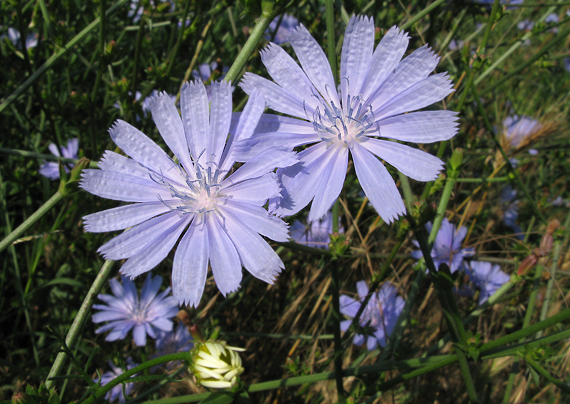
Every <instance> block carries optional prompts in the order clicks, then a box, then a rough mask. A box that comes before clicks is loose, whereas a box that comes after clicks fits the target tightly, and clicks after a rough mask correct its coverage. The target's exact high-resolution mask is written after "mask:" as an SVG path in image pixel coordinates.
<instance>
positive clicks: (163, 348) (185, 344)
mask: <svg viewBox="0 0 570 404" xmlns="http://www.w3.org/2000/svg"><path fill="white" fill-rule="evenodd" d="M192 341H193V339H192V336H191V335H190V333H189V332H188V328H187V327H186V326H185V325H184V324H182V323H178V326H176V330H172V331H168V332H164V331H159V332H158V333H157V338H156V354H155V355H153V357H158V356H164V355H169V354H173V353H178V352H186V351H189V350H190V349H192V347H193V346H194V343H193V342H192ZM180 363H181V362H180V361H174V362H168V363H166V364H163V365H164V366H165V367H166V369H172V368H174V367H176V366H178V365H179V364H180Z"/></svg>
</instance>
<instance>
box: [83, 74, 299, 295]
mask: <svg viewBox="0 0 570 404" xmlns="http://www.w3.org/2000/svg"><path fill="white" fill-rule="evenodd" d="M264 108H265V102H264V98H263V96H262V95H261V94H260V93H258V92H255V93H254V94H252V95H251V96H250V97H249V100H248V103H247V104H246V106H245V108H244V112H243V113H241V114H239V115H237V114H236V115H235V116H234V118H235V119H234V121H233V122H232V95H231V86H230V84H228V83H225V82H215V83H213V84H212V102H211V107H210V103H209V101H208V97H207V94H206V88H205V87H204V84H203V83H201V82H193V83H186V84H185V85H184V86H183V88H182V91H181V98H180V109H181V110H182V118H181V117H180V114H179V113H178V110H177V109H176V107H175V106H174V103H173V102H172V100H171V98H170V96H169V95H168V94H166V93H161V94H160V95H159V96H158V97H157V98H155V99H154V100H153V102H152V103H151V111H152V116H153V119H154V121H155V123H156V125H157V127H158V131H159V132H160V134H161V136H162V138H163V139H164V141H165V142H166V144H167V145H168V146H169V148H170V149H172V151H173V153H174V155H175V157H176V158H177V160H178V162H177V163H176V162H174V161H173V160H172V158H170V157H169V156H168V154H166V153H165V152H164V151H163V150H162V149H161V148H160V147H158V146H157V145H156V143H154V142H153V141H152V140H151V139H149V138H148V137H147V136H145V135H144V134H143V133H142V132H140V131H139V130H138V129H136V128H134V127H133V126H131V125H129V124H128V123H126V122H124V121H121V120H119V121H117V122H116V123H115V125H114V126H113V127H112V128H111V130H110V134H111V138H112V139H113V141H114V142H115V144H117V146H119V147H120V148H121V149H122V150H123V152H125V154H127V155H129V156H131V157H132V159H129V158H127V157H124V156H122V155H119V154H117V153H114V152H110V151H107V152H105V154H104V157H103V159H102V160H101V162H100V163H99V168H100V169H99V170H84V171H83V177H82V182H81V187H82V188H83V189H85V190H86V191H88V192H91V193H92V194H95V195H98V196H101V197H103V198H107V199H113V200H118V201H125V202H135V203H134V204H130V205H125V206H120V207H118V208H114V209H109V210H106V211H103V212H99V213H95V214H92V215H88V216H86V217H84V219H85V229H86V231H90V232H106V231H116V230H122V229H126V228H129V229H128V230H127V231H125V232H123V233H122V234H120V235H119V236H117V237H115V238H113V239H112V240H110V241H109V242H107V243H106V244H104V245H103V246H101V247H100V248H99V250H98V251H99V252H100V253H102V254H103V256H105V257H106V259H113V260H120V259H126V258H128V260H127V261H126V262H125V264H123V266H122V267H121V273H123V274H124V275H127V276H129V277H131V278H133V277H136V276H138V275H140V274H142V273H144V272H147V271H149V270H151V269H152V268H154V267H155V266H157V265H158V264H159V263H160V262H161V261H162V260H164V258H166V256H167V255H168V253H169V252H170V250H172V248H173V247H174V245H175V244H176V243H177V242H178V240H179V239H180V236H181V235H182V234H183V233H184V235H183V237H182V238H181V240H180V242H179V243H178V247H177V249H176V253H175V255H174V265H173V272H172V285H173V294H174V298H175V299H176V301H177V302H178V303H179V304H189V305H192V306H198V304H199V302H200V298H201V296H202V293H203V291H204V286H205V284H206V277H207V273H208V266H210V267H211V268H212V272H213V274H214V279H215V280H216V284H217V286H218V289H219V290H220V291H221V292H222V294H223V295H224V296H225V295H227V294H228V293H230V292H233V291H235V290H237V289H238V287H239V285H240V283H241V279H242V265H243V266H244V267H245V268H246V269H247V270H248V271H249V272H250V273H251V274H253V275H254V276H255V277H257V278H258V279H261V280H263V281H265V282H268V283H273V280H274V279H275V277H277V275H278V274H279V273H280V272H281V269H283V268H284V265H283V262H282V261H281V259H280V258H279V256H278V255H277V254H276V253H275V251H273V249H272V248H271V246H270V245H269V244H268V243H267V241H265V240H264V239H263V238H262V237H261V236H262V235H263V236H265V237H268V238H270V239H272V240H276V241H287V240H288V239H289V236H288V227H287V224H286V223H285V222H283V221H282V220H281V219H279V218H276V217H275V216H272V215H270V214H269V213H268V212H267V210H265V209H264V208H263V206H264V205H265V204H266V203H267V200H268V199H269V198H272V197H275V196H277V195H278V194H279V191H280V188H279V184H278V182H277V178H276V175H275V173H274V172H273V170H274V169H275V168H276V167H286V166H289V165H291V164H295V163H297V161H298V160H297V158H296V156H295V154H294V153H292V152H290V151H287V150H284V149H280V148H276V147H275V148H271V149H267V150H265V151H264V152H263V153H262V154H260V155H258V156H255V157H253V158H251V159H249V160H248V161H247V162H246V163H245V164H243V165H242V166H241V167H239V168H238V169H237V170H235V171H232V167H233V166H234V163H235V161H236V160H237V159H238V157H239V156H237V155H236V154H235V150H234V148H233V145H234V143H235V141H236V140H237V139H240V138H247V137H249V136H250V135H251V133H252V132H253V129H254V128H255V127H256V125H257V123H258V121H259V118H260V116H261V114H262V112H263V110H264ZM232 123H233V125H232ZM230 131H231V134H230V137H229V138H228V133H230ZM239 161H244V160H239ZM208 264H209V265H208Z"/></svg>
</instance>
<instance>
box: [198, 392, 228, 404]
mask: <svg viewBox="0 0 570 404" xmlns="http://www.w3.org/2000/svg"><path fill="white" fill-rule="evenodd" d="M233 402H234V395H233V394H231V393H212V394H210V395H209V396H208V397H206V398H205V399H204V400H202V401H200V404H231V403H233Z"/></svg>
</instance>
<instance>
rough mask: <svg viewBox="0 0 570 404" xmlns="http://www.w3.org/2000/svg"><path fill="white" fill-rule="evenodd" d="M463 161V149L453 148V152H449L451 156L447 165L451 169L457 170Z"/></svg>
mask: <svg viewBox="0 0 570 404" xmlns="http://www.w3.org/2000/svg"><path fill="white" fill-rule="evenodd" d="M462 162H463V149H462V148H460V147H457V148H455V150H453V153H452V154H451V158H450V159H449V167H450V168H451V169H452V170H453V171H459V167H461V163H462Z"/></svg>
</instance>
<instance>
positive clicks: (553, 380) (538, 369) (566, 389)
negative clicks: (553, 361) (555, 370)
mask: <svg viewBox="0 0 570 404" xmlns="http://www.w3.org/2000/svg"><path fill="white" fill-rule="evenodd" d="M525 360H526V363H527V364H528V365H529V366H531V367H532V368H533V369H534V370H536V372H537V373H539V374H540V375H541V376H542V377H544V378H545V379H546V380H548V381H549V382H550V383H552V384H554V385H555V386H556V387H558V388H559V389H560V390H562V391H564V392H565V393H566V394H570V386H569V385H568V384H566V383H564V382H562V381H560V380H558V379H556V378H554V377H552V375H551V374H550V373H549V372H548V371H547V370H546V369H544V368H543V367H542V366H540V365H539V364H538V362H536V361H535V360H533V359H532V358H529V357H526V358H525Z"/></svg>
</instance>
